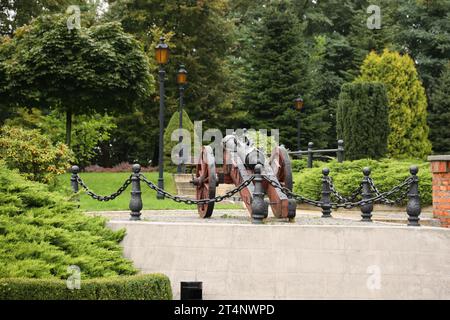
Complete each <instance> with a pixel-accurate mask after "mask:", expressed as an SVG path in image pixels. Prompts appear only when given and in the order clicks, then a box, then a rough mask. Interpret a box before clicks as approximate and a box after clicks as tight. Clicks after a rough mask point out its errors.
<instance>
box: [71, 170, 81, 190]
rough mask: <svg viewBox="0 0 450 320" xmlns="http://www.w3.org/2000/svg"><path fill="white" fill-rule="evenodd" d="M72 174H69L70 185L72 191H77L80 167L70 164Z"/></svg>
mask: <svg viewBox="0 0 450 320" xmlns="http://www.w3.org/2000/svg"><path fill="white" fill-rule="evenodd" d="M71 171H72V175H71V176H70V185H71V186H72V191H73V192H74V193H77V192H78V190H79V189H78V179H77V177H78V173H79V172H80V168H79V167H78V166H72V170H71Z"/></svg>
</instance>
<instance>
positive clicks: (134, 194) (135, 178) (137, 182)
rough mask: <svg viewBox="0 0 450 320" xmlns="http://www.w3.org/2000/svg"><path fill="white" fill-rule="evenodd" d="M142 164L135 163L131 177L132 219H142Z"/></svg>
mask: <svg viewBox="0 0 450 320" xmlns="http://www.w3.org/2000/svg"><path fill="white" fill-rule="evenodd" d="M140 172H141V166H140V165H139V164H134V165H133V175H132V177H131V199H130V210H131V213H130V216H131V217H130V220H141V210H142V207H143V205H142V195H141V179H140V177H139V174H140Z"/></svg>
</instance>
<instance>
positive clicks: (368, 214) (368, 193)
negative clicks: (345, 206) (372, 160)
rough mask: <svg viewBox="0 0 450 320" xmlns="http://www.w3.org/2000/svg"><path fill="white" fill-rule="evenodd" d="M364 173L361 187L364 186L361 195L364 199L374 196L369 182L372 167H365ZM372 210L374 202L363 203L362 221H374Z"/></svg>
mask: <svg viewBox="0 0 450 320" xmlns="http://www.w3.org/2000/svg"><path fill="white" fill-rule="evenodd" d="M363 174H364V178H363V180H362V182H361V187H362V190H361V191H362V192H361V195H362V199H363V200H368V199H370V198H372V190H371V188H370V183H369V179H370V177H369V176H370V168H369V167H365V168H364V169H363ZM372 211H373V203H366V204H363V205H362V206H361V221H364V222H372Z"/></svg>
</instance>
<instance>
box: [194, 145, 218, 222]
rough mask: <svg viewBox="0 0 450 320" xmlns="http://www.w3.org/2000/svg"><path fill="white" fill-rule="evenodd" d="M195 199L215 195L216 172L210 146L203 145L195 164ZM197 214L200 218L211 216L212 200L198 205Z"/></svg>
mask: <svg viewBox="0 0 450 320" xmlns="http://www.w3.org/2000/svg"><path fill="white" fill-rule="evenodd" d="M194 181H195V182H194V184H195V185H196V186H197V196H196V198H197V200H201V199H211V198H214V197H215V196H216V187H217V183H218V181H217V174H216V163H215V158H214V153H213V151H212V148H211V147H210V146H204V147H203V148H202V152H201V155H200V159H199V163H198V164H197V170H196V178H195V179H194ZM197 208H198V214H199V215H200V217H201V218H209V217H211V215H212V213H213V210H214V202H212V203H209V204H203V205H198V207H197Z"/></svg>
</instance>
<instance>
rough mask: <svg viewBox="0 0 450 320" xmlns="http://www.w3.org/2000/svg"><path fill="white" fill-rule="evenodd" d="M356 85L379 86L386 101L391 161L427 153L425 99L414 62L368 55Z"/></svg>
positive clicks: (396, 55)
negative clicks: (387, 101) (372, 84)
mask: <svg viewBox="0 0 450 320" xmlns="http://www.w3.org/2000/svg"><path fill="white" fill-rule="evenodd" d="M357 81H371V82H381V83H384V85H385V86H386V90H387V94H388V100H389V125H390V128H391V132H390V134H389V138H388V152H389V154H390V155H391V156H393V157H410V158H423V157H425V156H426V155H428V154H429V153H430V152H431V143H430V141H429V140H428V132H429V128H428V125H427V122H426V120H427V99H426V96H425V89H424V87H423V86H422V83H421V81H420V79H419V76H418V74H417V70H416V68H415V66H414V61H413V60H412V59H411V58H410V57H409V56H408V55H403V56H401V55H400V54H399V53H398V52H395V51H389V50H387V49H386V50H384V51H383V53H382V54H381V55H378V54H376V53H375V52H371V53H370V54H369V55H368V56H367V58H366V60H365V61H364V63H363V65H362V66H361V76H360V77H359V78H358V79H357Z"/></svg>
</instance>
